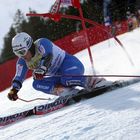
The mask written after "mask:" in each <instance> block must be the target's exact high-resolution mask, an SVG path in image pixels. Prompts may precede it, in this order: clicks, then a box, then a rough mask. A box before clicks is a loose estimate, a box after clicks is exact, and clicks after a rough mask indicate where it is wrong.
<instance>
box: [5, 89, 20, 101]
mask: <svg viewBox="0 0 140 140" xmlns="http://www.w3.org/2000/svg"><path fill="white" fill-rule="evenodd" d="M17 93H18V90H17V89H15V88H12V89H11V90H10V92H9V93H8V95H7V97H8V98H9V100H11V101H16V100H17V99H18V95H17Z"/></svg>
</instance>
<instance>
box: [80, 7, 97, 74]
mask: <svg viewBox="0 0 140 140" xmlns="http://www.w3.org/2000/svg"><path fill="white" fill-rule="evenodd" d="M78 9H79V13H80V17H81V19H82V20H81V21H82V27H83V30H84V35H85V39H86V45H87V49H88V54H89V58H90V62H91V67H92V72H93V74H96V72H95V70H94V63H93V57H92V53H91V49H90V43H89V38H88V34H87V28H86V24H85V20H84V16H83V11H82V7H81V5H79V7H78Z"/></svg>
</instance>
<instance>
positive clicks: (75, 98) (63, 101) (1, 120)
mask: <svg viewBox="0 0 140 140" xmlns="http://www.w3.org/2000/svg"><path fill="white" fill-rule="evenodd" d="M137 82H140V79H132V80H129V81H116V82H113V83H112V84H111V85H108V86H103V87H99V88H96V89H94V90H93V91H91V92H88V91H86V90H84V89H82V90H80V91H79V92H78V93H77V94H71V95H66V96H61V97H58V98H57V99H56V100H55V101H53V102H51V103H46V104H44V105H39V106H35V107H34V108H32V109H30V110H26V111H23V112H20V113H16V114H13V115H9V116H4V117H0V126H5V125H8V124H11V123H14V122H17V121H18V120H22V119H24V118H27V117H30V116H33V115H43V114H47V113H51V112H53V111H56V110H59V109H61V108H63V107H65V106H69V105H72V104H75V103H77V102H80V101H81V100H82V99H83V100H84V99H89V98H93V97H95V96H98V95H101V94H104V93H106V92H109V91H112V90H116V89H119V88H122V87H125V86H129V85H131V84H134V83H137Z"/></svg>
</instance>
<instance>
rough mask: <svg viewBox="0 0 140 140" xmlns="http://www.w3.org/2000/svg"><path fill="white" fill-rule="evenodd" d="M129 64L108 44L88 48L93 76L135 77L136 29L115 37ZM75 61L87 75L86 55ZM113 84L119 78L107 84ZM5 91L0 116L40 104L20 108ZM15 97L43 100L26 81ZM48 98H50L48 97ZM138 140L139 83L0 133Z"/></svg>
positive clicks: (5, 139) (1, 139) (138, 66)
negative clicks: (93, 71)
mask: <svg viewBox="0 0 140 140" xmlns="http://www.w3.org/2000/svg"><path fill="white" fill-rule="evenodd" d="M118 38H119V39H120V40H121V42H122V43H123V44H124V47H125V49H126V50H127V52H128V54H129V56H130V57H131V59H132V60H133V63H134V65H131V63H130V62H129V60H128V58H127V56H126V54H125V53H124V51H123V49H122V48H121V47H120V46H119V45H118V44H117V43H116V42H115V40H114V39H110V40H108V41H104V42H101V43H99V44H97V45H94V46H93V47H92V53H93V58H94V66H95V70H96V74H117V75H119V74H122V75H123V74H125V75H140V55H139V53H140V29H136V30H134V31H133V32H129V33H125V34H123V35H121V36H118ZM76 56H77V57H78V58H79V59H80V60H81V61H82V62H83V63H84V65H85V68H86V72H85V74H91V73H92V72H91V71H92V70H91V67H90V62H89V57H88V53H87V50H84V51H82V52H80V53H78V54H76ZM107 79H108V80H112V81H114V80H118V79H124V78H119V77H117V78H107ZM8 91H9V89H7V90H5V91H3V92H1V94H0V116H6V115H9V114H13V113H15V112H19V111H23V110H26V109H29V108H32V107H33V106H35V105H38V104H44V103H45V101H35V102H31V103H24V102H22V101H16V102H12V101H9V100H8V99H7V97H6V96H7V93H8ZM19 96H20V97H21V98H23V99H28V100H29V99H33V98H36V97H45V98H47V97H49V95H46V94H44V93H41V92H38V91H35V90H34V89H33V88H32V78H30V79H27V80H26V81H25V82H24V84H23V87H22V89H21V91H20V92H19ZM51 97H53V96H51ZM19 139H20V140H28V139H30V140H132V139H135V140H139V139H140V83H137V84H133V85H131V86H128V87H124V88H121V89H118V90H115V91H112V92H108V93H106V94H103V95H101V96H97V97H95V98H92V99H88V100H85V101H81V102H80V103H77V104H75V105H72V106H69V107H66V108H64V109H60V110H59V111H56V112H53V113H50V114H48V115H42V116H34V117H30V118H27V119H24V120H22V121H18V122H17V123H14V124H11V125H8V126H6V127H3V128H0V140H19Z"/></svg>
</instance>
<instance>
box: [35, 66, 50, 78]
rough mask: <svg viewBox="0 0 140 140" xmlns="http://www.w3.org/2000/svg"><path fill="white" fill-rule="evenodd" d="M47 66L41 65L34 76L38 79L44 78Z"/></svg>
mask: <svg viewBox="0 0 140 140" xmlns="http://www.w3.org/2000/svg"><path fill="white" fill-rule="evenodd" d="M46 71H47V68H46V67H45V66H41V67H40V68H37V69H35V70H34V71H33V77H34V79H37V80H42V79H43V77H44V75H45V74H46Z"/></svg>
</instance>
